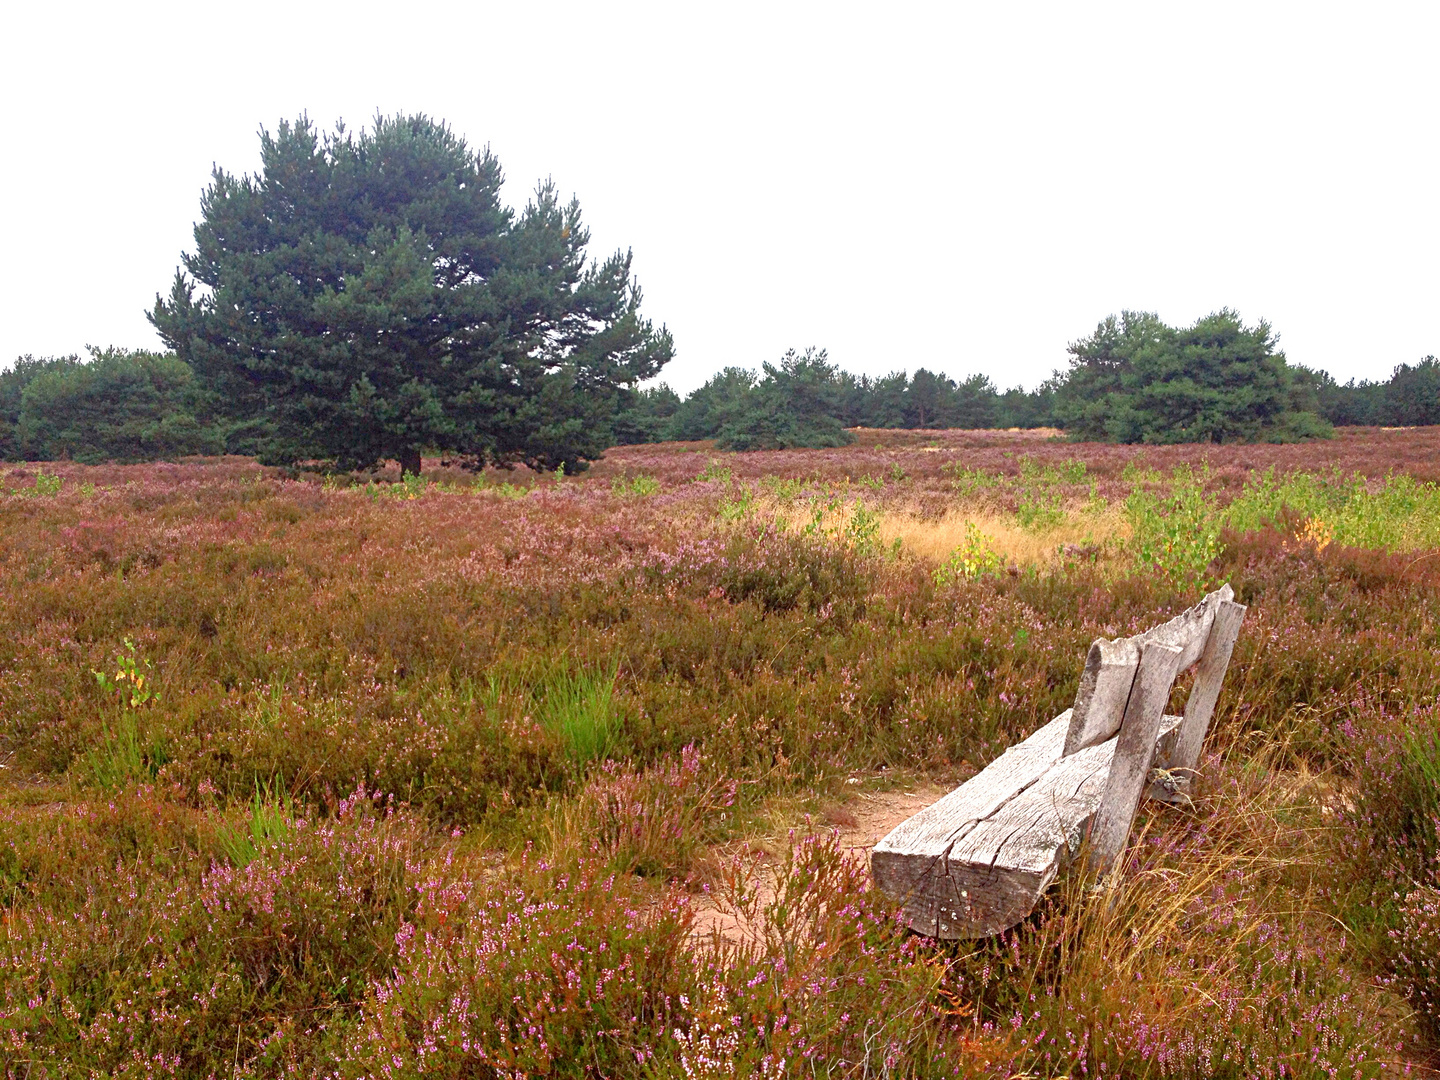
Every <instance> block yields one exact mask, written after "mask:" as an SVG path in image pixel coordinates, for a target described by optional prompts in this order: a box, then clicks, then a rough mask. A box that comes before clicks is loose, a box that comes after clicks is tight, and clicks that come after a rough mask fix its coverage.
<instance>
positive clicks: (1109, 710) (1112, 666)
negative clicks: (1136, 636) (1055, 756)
mask: <svg viewBox="0 0 1440 1080" xmlns="http://www.w3.org/2000/svg"><path fill="white" fill-rule="evenodd" d="M1139 663H1140V648H1139V646H1137V645H1136V644H1135V642H1134V641H1132V640H1131V639H1130V638H1121V639H1119V640H1118V641H1106V640H1105V639H1104V638H1097V639H1096V640H1095V641H1094V642H1093V643H1092V644H1091V646H1090V652H1089V654H1088V655H1087V656H1086V658H1085V670H1084V671H1083V672H1081V674H1080V688H1079V689H1078V690H1076V691H1075V704H1074V705H1073V706H1071V709H1070V726H1069V728H1068V729H1067V731H1066V733H1065V749H1064V754H1065V756H1066V757H1069V756H1070V755H1071V754H1073V753H1076V752H1077V751H1080V750H1083V749H1085V747H1087V746H1094V745H1096V744H1097V743H1102V742H1104V741H1105V740H1106V739H1108V738H1110V737H1111V736H1112V735H1114V734H1115V733H1116V732H1117V731H1119V730H1120V717H1121V716H1122V715H1123V714H1124V712H1125V702H1126V701H1127V700H1128V699H1129V697H1130V684H1131V683H1133V682H1134V681H1135V668H1136V666H1137V665H1138V664H1139Z"/></svg>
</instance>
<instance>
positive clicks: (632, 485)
mask: <svg viewBox="0 0 1440 1080" xmlns="http://www.w3.org/2000/svg"><path fill="white" fill-rule="evenodd" d="M610 490H611V491H612V492H614V493H615V494H616V495H621V496H625V495H636V496H640V497H644V496H647V495H658V494H659V493H660V481H659V480H657V479H655V477H653V476H650V475H648V474H647V473H636V474H635V475H634V476H617V477H614V478H613V479H612V480H611V481H610Z"/></svg>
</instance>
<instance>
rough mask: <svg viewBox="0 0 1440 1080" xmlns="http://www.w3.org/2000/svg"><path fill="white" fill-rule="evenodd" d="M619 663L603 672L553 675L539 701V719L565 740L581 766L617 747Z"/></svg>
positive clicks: (567, 747)
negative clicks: (617, 677)
mask: <svg viewBox="0 0 1440 1080" xmlns="http://www.w3.org/2000/svg"><path fill="white" fill-rule="evenodd" d="M617 670H618V665H616V664H612V665H611V666H610V668H609V669H608V670H603V671H581V672H568V671H562V672H557V673H556V674H554V675H552V676H551V678H550V680H549V682H548V683H547V685H546V687H545V690H544V698H543V699H542V701H541V703H540V715H539V719H540V722H541V723H542V724H543V725H544V726H545V727H546V728H548V729H549V730H551V731H553V732H555V733H556V734H557V735H559V736H560V738H561V739H562V740H563V741H564V743H565V746H566V749H567V751H568V753H569V755H570V759H571V760H572V761H573V762H574V763H575V764H576V765H577V766H579V767H580V768H582V769H583V768H584V767H585V766H586V765H588V764H590V763H591V762H592V761H601V760H603V759H605V758H606V757H609V756H610V754H611V753H612V752H613V751H614V750H615V749H616V747H617V744H618V741H619V738H620V733H621V729H622V727H623V724H622V721H621V717H620V712H619V709H618V708H617V706H616V702H615V677H616V672H617Z"/></svg>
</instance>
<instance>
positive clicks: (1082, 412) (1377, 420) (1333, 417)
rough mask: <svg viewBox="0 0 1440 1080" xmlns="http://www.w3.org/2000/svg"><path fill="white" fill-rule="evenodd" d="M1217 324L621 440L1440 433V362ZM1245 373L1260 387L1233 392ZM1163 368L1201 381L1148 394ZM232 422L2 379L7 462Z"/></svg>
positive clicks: (252, 431) (208, 400)
mask: <svg viewBox="0 0 1440 1080" xmlns="http://www.w3.org/2000/svg"><path fill="white" fill-rule="evenodd" d="M1210 319H1211V320H1212V321H1211V322H1210V323H1208V324H1207V323H1206V321H1205V320H1202V321H1201V323H1198V324H1197V325H1196V327H1192V328H1186V329H1185V330H1183V331H1176V330H1173V329H1172V328H1168V327H1165V326H1164V325H1163V324H1159V323H1158V321H1152V320H1153V317H1152V316H1143V315H1142V316H1134V315H1127V316H1125V317H1123V318H1122V319H1118V320H1107V321H1106V322H1105V323H1102V324H1101V325H1100V327H1099V328H1098V329H1097V332H1096V334H1095V335H1094V336H1092V337H1090V338H1087V339H1085V340H1084V341H1082V342H1078V343H1076V345H1074V346H1072V347H1071V354H1072V356H1073V357H1074V358H1075V359H1074V361H1073V363H1072V367H1071V370H1070V371H1069V372H1066V373H1057V375H1056V376H1055V377H1054V378H1052V379H1050V380H1048V381H1047V382H1045V383H1044V384H1042V385H1041V386H1040V387H1038V388H1037V389H1035V390H1030V391H1026V390H1023V389H1020V388H1019V387H1015V388H1012V389H1009V390H1000V389H998V388H997V387H996V386H995V385H994V384H993V383H991V381H990V380H989V379H988V378H986V377H985V376H984V375H972V376H970V377H969V378H967V379H964V380H962V381H959V382H957V381H956V380H954V379H952V378H950V377H948V376H945V375H939V374H936V373H934V372H931V371H929V370H928V369H925V368H921V369H919V370H917V371H916V372H914V373H913V374H907V373H906V372H903V371H897V372H893V373H892V374H889V375H885V376H882V377H879V378H871V377H869V376H863V375H862V376H855V375H851V374H850V373H848V372H845V371H841V370H839V369H838V368H836V367H835V366H834V365H833V364H831V363H830V362H829V359H828V358H827V356H826V354H825V352H824V351H823V350H815V349H810V350H806V351H805V352H803V353H800V352H796V351H794V350H792V351H790V352H788V353H786V355H785V356H784V357H782V358H781V360H780V361H779V363H777V364H765V365H764V366H763V368H762V370H761V372H759V373H756V372H754V371H750V370H748V369H746V368H740V367H730V368H726V369H725V370H724V371H721V372H720V373H719V374H717V375H716V376H715V377H714V378H712V379H711V380H710V381H709V382H707V383H706V384H705V385H704V386H702V387H700V388H699V389H698V390H696V391H695V392H694V393H692V394H690V395H689V396H688V397H685V398H681V397H680V396H679V395H678V394H676V393H675V392H674V391H673V390H671V389H670V388H669V387H668V386H664V385H661V386H658V387H655V388H653V389H649V390H642V391H638V392H632V394H631V397H630V398H629V401H628V404H627V406H626V407H625V408H623V409H622V410H621V411H620V412H619V413H618V414H617V415H616V416H615V417H614V421H613V428H614V430H613V438H614V441H615V442H616V443H620V444H625V443H641V442H659V441H666V440H671V439H715V440H717V441H718V442H719V444H720V445H721V446H723V447H726V448H729V449H735V450H748V449H767V448H782V447H795V446H809V447H823V446H842V445H845V444H846V443H848V442H850V441H852V438H853V436H851V434H850V433H849V432H848V431H847V430H846V429H847V428H852V427H875V428H1034V427H1057V428H1061V429H1064V430H1066V431H1067V432H1068V433H1069V434H1070V435H1071V436H1072V437H1076V438H1089V439H1111V440H1115V441H1121V442H1142V441H1144V442H1177V441H1197V440H1204V441H1212V440H1213V441H1229V440H1232V439H1235V438H1261V439H1271V440H1290V439H1294V438H1307V437H1315V436H1322V437H1323V435H1324V434H1325V433H1326V432H1327V431H1328V428H1329V425H1330V424H1334V425H1337V426H1341V425H1382V426H1397V427H1398V426H1413V425H1423V424H1440V361H1437V360H1436V358H1435V357H1433V356H1427V357H1425V358H1424V359H1423V360H1420V361H1419V362H1418V363H1415V364H1401V365H1399V366H1398V367H1396V368H1395V369H1394V373H1393V374H1392V375H1391V377H1390V379H1389V380H1387V381H1385V382H1356V381H1354V380H1351V381H1350V382H1348V383H1344V384H1340V383H1337V382H1335V380H1334V379H1332V378H1331V377H1330V376H1329V375H1327V374H1326V373H1325V372H1321V371H1312V370H1310V369H1308V368H1305V367H1302V366H1298V365H1286V364H1285V363H1284V357H1283V354H1278V353H1274V352H1273V350H1272V349H1270V347H1269V342H1270V338H1269V331H1268V328H1266V327H1264V326H1263V324H1262V325H1261V326H1260V327H1256V328H1246V327H1244V326H1242V325H1241V324H1240V323H1239V322H1238V320H1234V319H1233V318H1231V317H1230V315H1229V313H1221V315H1219V316H1211V317H1210ZM1217 319H1218V320H1219V322H1218V323H1217V322H1215V321H1214V320H1217ZM1227 319H1228V320H1229V321H1228V322H1227V321H1226V320H1227ZM1170 335H1173V341H1172V340H1171V337H1170ZM1186 335H1189V336H1188V337H1187V336H1186ZM1127 342H1128V343H1129V344H1127ZM1157 342H1160V343H1161V344H1162V345H1163V344H1165V343H1166V342H1169V343H1170V344H1169V345H1166V346H1165V347H1164V348H1162V347H1160V346H1158V345H1157ZM1197 342H1198V343H1199V344H1196V343H1197ZM1167 349H1169V351H1168V352H1167ZM1187 350H1188V351H1187ZM1247 350H1249V351H1248V353H1247ZM1215 352H1218V353H1223V355H1224V357H1225V359H1224V362H1223V364H1222V365H1221V369H1222V370H1223V372H1225V373H1226V374H1227V377H1230V378H1231V379H1232V381H1234V382H1235V383H1236V387H1234V388H1231V389H1230V390H1228V391H1225V392H1221V391H1217V390H1214V389H1213V388H1210V389H1207V388H1206V379H1205V378H1204V377H1201V375H1202V373H1203V370H1204V369H1205V368H1206V365H1207V363H1208V361H1207V359H1206V358H1207V357H1208V356H1209V355H1210V354H1211V353H1215ZM1247 355H1248V357H1249V359H1248V360H1247V359H1246V357H1247ZM1157 357H1158V359H1156V358H1157ZM1247 363H1250V364H1251V366H1253V367H1255V368H1256V370H1255V371H1249V372H1248V373H1247V374H1246V375H1245V378H1243V379H1239V380H1235V379H1234V378H1233V377H1234V376H1235V375H1236V374H1237V373H1241V372H1242V370H1243V369H1244V367H1245V365H1246V364H1247ZM1147 364H1151V365H1154V364H1160V365H1161V366H1165V365H1167V364H1168V365H1169V366H1170V368H1172V369H1175V370H1183V371H1185V372H1187V374H1186V375H1185V377H1184V378H1183V379H1181V380H1178V381H1177V380H1174V379H1171V380H1169V381H1166V380H1165V379H1154V378H1151V379H1148V381H1147V377H1146V376H1145V375H1144V372H1145V370H1146V365H1147ZM1137 372H1139V374H1137ZM1257 372H1258V374H1257ZM1127 380H1128V381H1127ZM1210 381H1212V382H1218V381H1220V380H1219V379H1218V378H1216V379H1212V380H1210ZM1177 387H1178V388H1177ZM1157 388H1158V389H1157ZM219 405H220V403H219V402H217V401H216V399H215V396H214V394H213V393H210V392H207V391H206V390H204V389H203V388H202V387H201V386H200V385H199V383H198V380H196V379H195V378H194V377H193V375H192V373H191V370H190V368H189V366H188V365H186V364H185V363H184V361H182V360H180V359H178V358H177V357H175V356H173V355H170V354H166V353H151V352H131V351H126V350H121V349H105V350H98V349H95V350H91V354H90V355H89V356H88V357H79V356H65V357H53V358H43V359H36V358H34V357H30V356H25V357H22V358H20V359H19V360H18V361H16V363H15V366H14V367H13V368H11V369H9V370H8V371H3V372H0V457H3V458H4V459H6V460H10V461H27V460H28V461H53V460H62V459H69V460H72V461H79V462H86V463H94V462H101V461H119V462H135V461H153V460H157V459H164V458H176V457H184V456H187V455H192V454H222V453H232V454H259V453H262V452H263V450H264V446H265V440H266V438H267V437H268V435H267V431H266V430H265V429H264V427H263V426H261V425H256V424H254V423H248V424H247V423H237V422H236V421H234V420H230V419H227V418H226V416H225V410H224V409H223V408H221V407H219ZM1207 425H1208V426H1207Z"/></svg>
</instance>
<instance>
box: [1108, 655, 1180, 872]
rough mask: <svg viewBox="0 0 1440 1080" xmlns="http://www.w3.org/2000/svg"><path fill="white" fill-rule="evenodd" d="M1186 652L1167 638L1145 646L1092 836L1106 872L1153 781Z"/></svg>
mask: <svg viewBox="0 0 1440 1080" xmlns="http://www.w3.org/2000/svg"><path fill="white" fill-rule="evenodd" d="M1183 656H1184V650H1183V649H1182V648H1181V647H1180V646H1179V645H1171V644H1168V643H1166V642H1164V641H1149V642H1147V643H1145V644H1144V645H1142V646H1141V647H1140V669H1139V670H1138V671H1137V672H1136V674H1135V685H1134V687H1133V689H1131V691H1130V700H1129V701H1128V702H1127V703H1126V705H1125V717H1124V719H1123V720H1122V721H1121V723H1120V734H1119V735H1118V736H1117V737H1116V740H1115V751H1114V757H1113V759H1112V760H1111V763H1110V772H1109V776H1107V777H1106V780H1105V793H1104V795H1103V797H1102V798H1101V800H1100V808H1099V810H1098V811H1097V812H1096V816H1095V826H1094V829H1093V831H1092V832H1091V835H1090V865H1091V866H1092V867H1093V868H1094V869H1096V870H1099V871H1100V872H1102V873H1103V872H1105V871H1107V870H1109V869H1110V867H1111V866H1113V865H1114V864H1115V860H1116V859H1117V858H1118V857H1119V855H1120V852H1122V851H1123V850H1124V849H1125V844H1126V841H1128V840H1129V839H1130V825H1131V823H1132V822H1133V821H1134V820H1135V811H1136V810H1137V809H1138V808H1139V806H1140V796H1141V794H1142V793H1143V792H1144V790H1145V786H1146V784H1147V783H1148V782H1149V780H1150V766H1151V764H1152V763H1153V762H1154V760H1155V742H1156V739H1157V738H1158V736H1159V734H1160V721H1161V718H1162V717H1163V716H1164V713H1165V704H1166V702H1168V701H1169V700H1170V688H1171V687H1172V686H1173V685H1174V684H1175V675H1176V673H1177V672H1178V671H1179V670H1180V661H1181V659H1182V657H1183Z"/></svg>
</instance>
